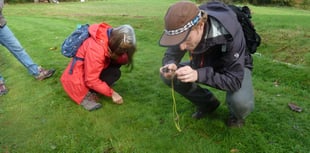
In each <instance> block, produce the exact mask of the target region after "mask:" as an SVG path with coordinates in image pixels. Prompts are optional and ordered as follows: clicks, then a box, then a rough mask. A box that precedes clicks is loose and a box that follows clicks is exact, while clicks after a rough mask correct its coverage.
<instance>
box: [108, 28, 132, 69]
mask: <svg viewBox="0 0 310 153" xmlns="http://www.w3.org/2000/svg"><path fill="white" fill-rule="evenodd" d="M109 48H110V50H111V52H112V53H115V54H117V55H121V54H124V53H127V56H128V63H127V66H130V69H133V55H134V53H135V52H136V49H137V48H136V35H135V31H134V29H133V28H132V27H131V26H130V25H127V24H126V25H121V26H119V27H116V28H113V29H112V32H111V37H110V39H109Z"/></svg>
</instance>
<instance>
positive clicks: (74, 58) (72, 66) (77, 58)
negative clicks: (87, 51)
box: [69, 56, 84, 74]
mask: <svg viewBox="0 0 310 153" xmlns="http://www.w3.org/2000/svg"><path fill="white" fill-rule="evenodd" d="M76 61H84V58H80V57H76V56H74V57H73V61H72V63H71V66H70V69H69V74H72V73H73V68H74V65H75V63H76Z"/></svg>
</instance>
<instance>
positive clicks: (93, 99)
mask: <svg viewBox="0 0 310 153" xmlns="http://www.w3.org/2000/svg"><path fill="white" fill-rule="evenodd" d="M97 100H98V97H97V95H96V94H95V93H91V92H89V93H88V94H87V95H86V96H85V98H84V100H83V101H82V103H81V105H82V106H83V107H84V108H85V109H86V110H88V111H93V110H96V109H99V108H101V107H102V105H101V104H100V103H97Z"/></svg>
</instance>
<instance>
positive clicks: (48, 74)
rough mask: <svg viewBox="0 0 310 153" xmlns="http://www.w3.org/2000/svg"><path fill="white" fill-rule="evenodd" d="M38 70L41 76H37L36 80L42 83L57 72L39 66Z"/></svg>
mask: <svg viewBox="0 0 310 153" xmlns="http://www.w3.org/2000/svg"><path fill="white" fill-rule="evenodd" d="M38 69H39V74H38V75H37V76H35V78H36V79H37V80H40V81H41V80H44V79H47V78H49V77H51V76H52V75H53V74H54V73H55V71H56V70H55V69H50V70H45V69H44V68H42V67H41V66H39V67H38Z"/></svg>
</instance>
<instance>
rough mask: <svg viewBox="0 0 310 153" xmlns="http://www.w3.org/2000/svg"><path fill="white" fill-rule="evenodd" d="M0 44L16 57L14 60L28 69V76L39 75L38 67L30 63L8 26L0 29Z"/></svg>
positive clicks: (30, 60)
mask: <svg viewBox="0 0 310 153" xmlns="http://www.w3.org/2000/svg"><path fill="white" fill-rule="evenodd" d="M0 43H1V44H2V45H3V46H5V47H6V48H7V49H8V50H9V51H10V52H11V53H12V54H13V55H14V56H15V57H16V59H17V60H18V61H19V62H20V63H22V64H23V65H24V66H25V67H26V68H27V69H28V72H29V73H30V74H32V75H38V74H39V70H38V65H37V64H35V63H34V62H33V61H32V59H31V58H30V56H29V55H28V54H27V52H26V51H25V49H24V48H23V47H22V46H21V44H20V42H19V41H18V40H17V39H16V37H15V36H14V34H13V33H12V31H11V30H10V29H9V27H8V26H4V27H3V28H0Z"/></svg>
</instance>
